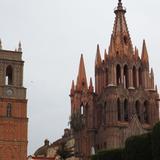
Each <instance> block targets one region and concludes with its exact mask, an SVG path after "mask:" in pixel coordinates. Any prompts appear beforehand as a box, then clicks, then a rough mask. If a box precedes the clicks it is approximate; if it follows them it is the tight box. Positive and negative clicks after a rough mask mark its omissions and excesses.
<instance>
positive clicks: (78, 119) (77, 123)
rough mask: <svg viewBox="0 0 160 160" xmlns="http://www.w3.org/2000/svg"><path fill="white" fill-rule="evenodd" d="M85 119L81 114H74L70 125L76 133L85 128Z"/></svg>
mask: <svg viewBox="0 0 160 160" xmlns="http://www.w3.org/2000/svg"><path fill="white" fill-rule="evenodd" d="M84 124H85V122H84V117H83V115H81V114H80V113H79V112H75V113H72V115H71V117H70V125H71V128H72V129H73V130H74V131H75V132H78V131H80V130H81V129H83V127H84Z"/></svg>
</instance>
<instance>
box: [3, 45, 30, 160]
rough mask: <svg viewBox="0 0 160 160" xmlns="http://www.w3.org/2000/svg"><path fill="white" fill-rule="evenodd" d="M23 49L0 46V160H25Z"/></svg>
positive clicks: (25, 119)
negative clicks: (7, 48)
mask: <svg viewBox="0 0 160 160" xmlns="http://www.w3.org/2000/svg"><path fill="white" fill-rule="evenodd" d="M23 65H24V61H23V60H22V48H21V43H19V47H18V50H15V51H10V50H4V49H2V45H0V159H1V160H26V159H27V143H28V141H27V126H28V119H27V100H26V88H24V87H23Z"/></svg>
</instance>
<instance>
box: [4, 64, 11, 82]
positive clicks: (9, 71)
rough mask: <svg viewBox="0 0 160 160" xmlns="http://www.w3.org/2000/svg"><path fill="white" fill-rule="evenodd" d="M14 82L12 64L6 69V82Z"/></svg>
mask: <svg viewBox="0 0 160 160" xmlns="http://www.w3.org/2000/svg"><path fill="white" fill-rule="evenodd" d="M12 82H13V70H12V67H11V66H8V67H7V69H6V78H5V84H6V85H12Z"/></svg>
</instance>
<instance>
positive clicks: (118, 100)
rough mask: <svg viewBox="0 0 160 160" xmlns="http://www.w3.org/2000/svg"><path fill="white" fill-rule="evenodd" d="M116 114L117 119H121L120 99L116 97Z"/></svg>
mask: <svg viewBox="0 0 160 160" xmlns="http://www.w3.org/2000/svg"><path fill="white" fill-rule="evenodd" d="M117 116H118V121H121V104H120V99H119V98H118V99H117Z"/></svg>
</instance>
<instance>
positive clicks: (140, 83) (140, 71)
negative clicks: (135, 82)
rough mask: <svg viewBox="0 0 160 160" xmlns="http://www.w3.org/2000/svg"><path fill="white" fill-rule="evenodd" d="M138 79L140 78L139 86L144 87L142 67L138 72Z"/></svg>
mask: <svg viewBox="0 0 160 160" xmlns="http://www.w3.org/2000/svg"><path fill="white" fill-rule="evenodd" d="M138 78H139V86H140V87H141V86H142V68H141V67H140V68H139V70H138Z"/></svg>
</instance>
